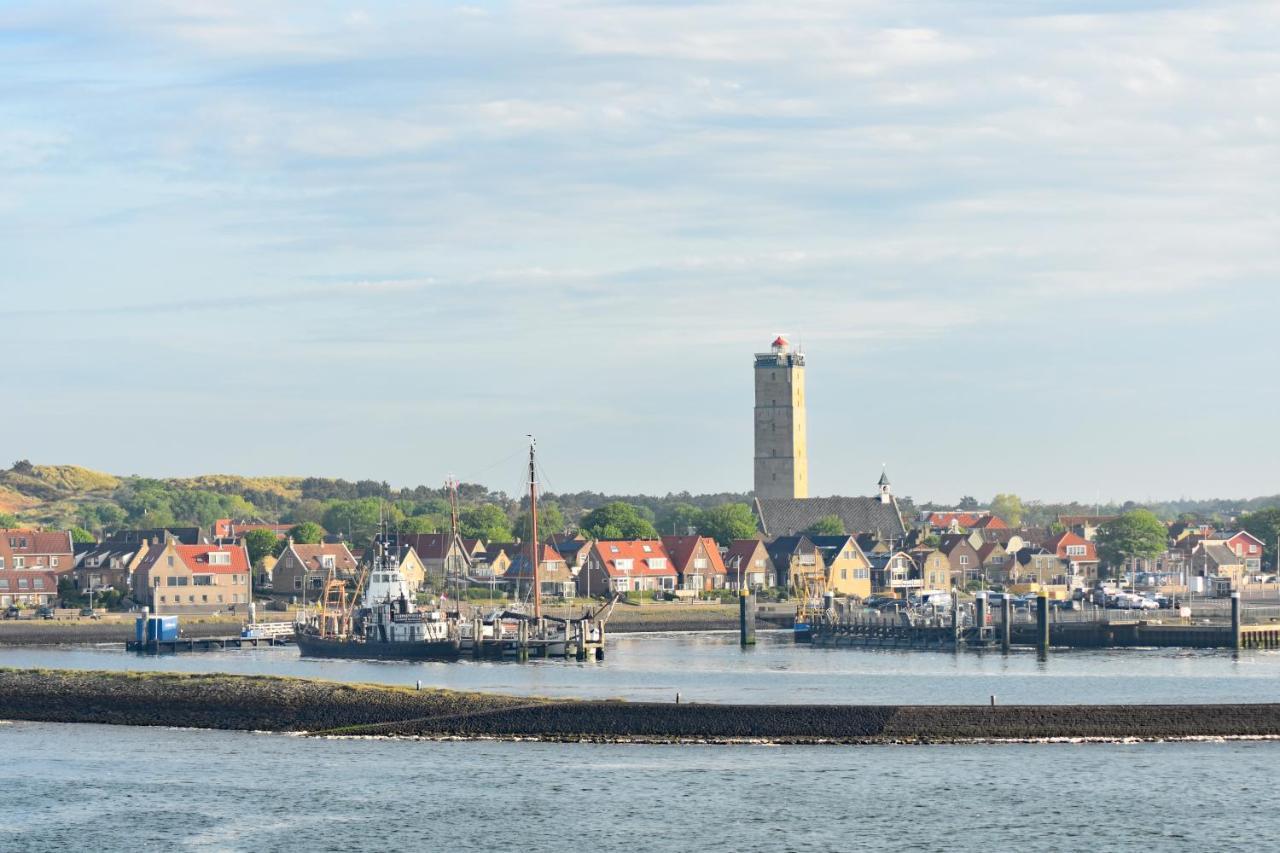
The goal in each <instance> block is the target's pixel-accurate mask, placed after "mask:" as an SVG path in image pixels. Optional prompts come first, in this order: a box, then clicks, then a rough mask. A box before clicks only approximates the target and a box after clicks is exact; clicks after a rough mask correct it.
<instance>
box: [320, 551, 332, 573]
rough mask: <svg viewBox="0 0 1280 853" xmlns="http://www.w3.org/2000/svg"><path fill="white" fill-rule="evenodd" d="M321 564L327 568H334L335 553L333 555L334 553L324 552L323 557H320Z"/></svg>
mask: <svg viewBox="0 0 1280 853" xmlns="http://www.w3.org/2000/svg"><path fill="white" fill-rule="evenodd" d="M320 566H321V568H325V569H332V568H333V555H332V554H323V555H321V557H320Z"/></svg>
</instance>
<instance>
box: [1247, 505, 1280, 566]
mask: <svg viewBox="0 0 1280 853" xmlns="http://www.w3.org/2000/svg"><path fill="white" fill-rule="evenodd" d="M1240 528H1241V529H1242V530H1247V531H1248V532H1250V533H1252V534H1253V535H1254V536H1257V537H1258V538H1259V539H1261V540H1262V545H1263V555H1264V556H1265V557H1266V559H1267V561H1268V562H1269V563H1270V565H1271V567H1272V568H1273V569H1274V568H1275V567H1276V565H1277V563H1276V556H1277V555H1276V544H1277V543H1276V538H1277V537H1280V509H1260V510H1258V511H1256V512H1247V513H1245V514H1244V515H1242V516H1240Z"/></svg>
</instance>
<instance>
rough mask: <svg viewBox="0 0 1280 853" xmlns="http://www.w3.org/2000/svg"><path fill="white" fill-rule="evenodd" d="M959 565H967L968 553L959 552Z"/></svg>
mask: <svg viewBox="0 0 1280 853" xmlns="http://www.w3.org/2000/svg"><path fill="white" fill-rule="evenodd" d="M960 565H962V566H967V565H969V555H968V554H961V555H960Z"/></svg>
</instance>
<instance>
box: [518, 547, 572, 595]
mask: <svg viewBox="0 0 1280 853" xmlns="http://www.w3.org/2000/svg"><path fill="white" fill-rule="evenodd" d="M532 550H533V543H532V542H526V543H525V544H524V545H522V546H519V547H518V548H517V550H516V552H515V555H514V557H513V558H512V559H511V562H510V564H509V565H508V567H507V570H506V571H505V572H504V573H503V575H502V579H503V581H504V582H506V583H508V584H509V585H510V586H511V587H512V589H513V590H514V591H515V594H516V597H517V598H523V597H525V596H526V595H528V594H529V590H530V588H531V587H532V586H533V562H532V560H530V559H529V554H530V552H531V551H532ZM538 550H539V551H541V552H542V554H541V557H540V559H539V560H538V588H539V590H540V591H541V593H540V594H541V595H542V596H543V597H544V598H573V594H574V592H575V588H576V586H577V583H576V581H575V580H574V577H573V572H571V571H569V564H568V563H566V562H565V560H564V557H562V556H561V555H560V552H559V551H557V550H556V549H555V548H553V547H552V546H551V544H550V543H547V542H543V543H541V544H540V545H539V546H538ZM504 553H505V552H504Z"/></svg>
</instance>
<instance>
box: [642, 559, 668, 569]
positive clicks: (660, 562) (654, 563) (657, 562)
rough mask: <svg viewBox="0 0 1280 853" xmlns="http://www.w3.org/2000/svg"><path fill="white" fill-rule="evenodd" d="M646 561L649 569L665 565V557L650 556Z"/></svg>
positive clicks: (664, 566) (660, 567) (661, 567)
mask: <svg viewBox="0 0 1280 853" xmlns="http://www.w3.org/2000/svg"><path fill="white" fill-rule="evenodd" d="M647 562H648V563H649V568H651V569H665V568H666V567H667V558H666V557H650V558H649V559H648V561H647Z"/></svg>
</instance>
